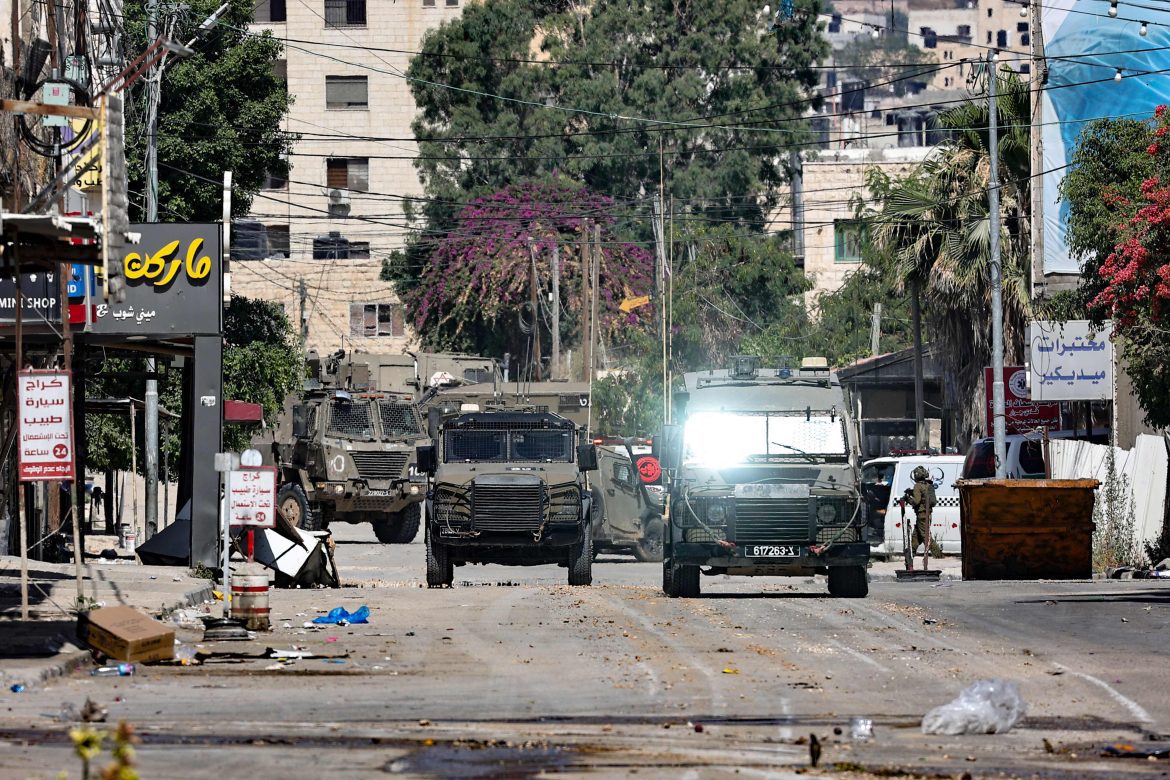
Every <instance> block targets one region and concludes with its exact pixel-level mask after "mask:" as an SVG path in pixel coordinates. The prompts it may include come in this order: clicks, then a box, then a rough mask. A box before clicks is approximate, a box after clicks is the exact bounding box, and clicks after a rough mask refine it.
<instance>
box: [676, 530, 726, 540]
mask: <svg viewBox="0 0 1170 780" xmlns="http://www.w3.org/2000/svg"><path fill="white" fill-rule="evenodd" d="M683 533H685V534H686V540H687V541H688V542H722V541H723V540H724V539H726V538H727V534H726V533H725V532H724V530H723V529H722V528H712V529H711V530H710V531H708V530H707V529H706V528H688V529H686V530H685V531H684V532H683Z"/></svg>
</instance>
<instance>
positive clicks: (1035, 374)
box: [1028, 320, 1113, 401]
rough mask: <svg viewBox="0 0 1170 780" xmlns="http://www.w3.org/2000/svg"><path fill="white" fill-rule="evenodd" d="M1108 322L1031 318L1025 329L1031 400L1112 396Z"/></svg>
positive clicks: (1093, 399)
mask: <svg viewBox="0 0 1170 780" xmlns="http://www.w3.org/2000/svg"><path fill="white" fill-rule="evenodd" d="M1112 335H1113V328H1112V326H1111V325H1104V326H1098V327H1096V328H1094V327H1093V326H1091V325H1090V323H1089V322H1088V321H1086V320H1072V321H1069V322H1065V323H1059V322H1033V323H1031V325H1030V326H1029V329H1028V337H1029V338H1028V341H1029V343H1030V345H1031V349H1030V350H1029V351H1030V355H1029V357H1030V363H1029V368H1030V369H1031V372H1032V376H1031V382H1030V384H1031V387H1032V400H1033V401H1104V400H1110V399H1112V398H1113V342H1112V340H1111V337H1112Z"/></svg>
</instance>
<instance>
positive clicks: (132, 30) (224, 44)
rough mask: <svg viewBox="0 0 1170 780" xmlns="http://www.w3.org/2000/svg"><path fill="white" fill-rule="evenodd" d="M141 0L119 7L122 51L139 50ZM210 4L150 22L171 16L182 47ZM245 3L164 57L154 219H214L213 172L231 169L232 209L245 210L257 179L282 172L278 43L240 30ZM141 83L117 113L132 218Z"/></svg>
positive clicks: (140, 147) (284, 99)
mask: <svg viewBox="0 0 1170 780" xmlns="http://www.w3.org/2000/svg"><path fill="white" fill-rule="evenodd" d="M146 2H147V0H128V2H127V3H126V4H125V5H124V7H123V12H124V14H125V17H124V18H125V23H126V35H127V42H128V46H129V48H130V50H131V51H133V52H136V53H137V52H141V51H143V50H144V49H145V48H146V47H147V45H148V41H147V40H146V11H145V4H146ZM219 5H220V3H219V0H191V2H188V3H186V4H184V5H183V6H181V7H179V10H174V9H175V7H174V6H165V5H164V6H160V8H161V10H160V12H159V13H160V18H161V19H162V20H164V21H166V20H170V19H174V20H175V23H174V25H173V27H171V26H169V25H166V26H162V27H160V29H165V30H170V34H171V37H172V38H174V39H175V40H179V41H182V42H186V41H188V40H190V39H191V38H192V37H194V35H195V30H196V28H197V27H198V26H199V24H200V23H201V22H202V21H203V20H204V19H206V18H207V17H208V16H210V15H211V14H212V13H213V12H214V11H215V9H216V8H217V7H218V6H219ZM252 11H253V3H252V2H251V0H232V2H231V8H230V9H229V10H228V12H227V13H226V14H225V16H224V17H223V19H222V20H221V21H220V24H219V26H218V27H216V28H215V29H214V30H212V31H211V32H210V33H208V34H207V35H206V36H205V37H203V38H202V39H200V40H199V41H197V42H196V44H195V46H194V47H193V48H194V50H195V54H194V55H193V56H191V57H188V58H185V59H181V60H176V59H174V58H173V57H172V58H169V62H168V63H167V67H166V71H165V75H164V77H163V82H162V99H161V101H160V104H159V124H158V162H159V166H158V171H159V199H158V203H159V219H160V220H163V221H166V220H181V221H191V222H214V221H218V220H219V219H220V218H221V217H222V214H223V205H222V204H223V172H224V171H225V170H230V171H232V183H233V199H232V213H233V214H234V215H236V216H240V215H243V214H246V213H248V210H249V209H250V208H251V205H252V198H253V196H254V195H255V194H256V192H258V191H259V190H260V188H261V187H262V186H263V184H264V179H265V176H266V174H267V173H269V172H271V173H274V174H280V175H287V174H288V164H287V162H286V160H285V156H286V153H287V152H288V149H289V145H290V143H291V141H292V140H293V136H291V135H289V134H288V133H285V132H284V131H283V130H282V129H281V125H282V121H283V119H284V116H285V114H286V113H287V112H288V107H289V104H290V103H291V98H290V96H289V94H288V90H287V89H286V87H285V84H284V83H283V82H282V81H281V80H280V79H278V78H277V77H276V75H275V72H274V70H273V66H274V64H275V63H276V61H277V60H278V59H279V58H280V55H281V52H282V46H281V43H280V42H279V41H278V40H277V39H275V38H273V37H272V36H271V34H269V33H265V34H264V35H262V36H253V35H250V34H248V33H247V28H248V25H249V24H250V23H251V21H252ZM145 86H146V79H145V78H144V79H141V80H140V81H139V82H138V83H137V84H136V85H134V87H133V95H132V102H131V103H130V105H131V107H132V108H133V113H131V114H129V115H128V116H127V123H126V133H127V138H126V161H127V166H128V172H129V184H130V191H131V198H130V203H131V216H132V218H133V219H142V218H143V215H144V213H145V195H144V193H145V192H146V185H145V181H146V175H145V160H146V112H145V108H144V107H145V105H146V101H145V95H146V90H145Z"/></svg>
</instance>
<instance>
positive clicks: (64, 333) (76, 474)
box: [57, 264, 85, 603]
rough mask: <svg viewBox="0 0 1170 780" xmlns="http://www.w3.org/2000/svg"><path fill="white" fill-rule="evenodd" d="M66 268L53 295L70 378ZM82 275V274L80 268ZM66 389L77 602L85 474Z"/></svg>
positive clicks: (80, 591)
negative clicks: (70, 430) (80, 490)
mask: <svg viewBox="0 0 1170 780" xmlns="http://www.w3.org/2000/svg"><path fill="white" fill-rule="evenodd" d="M68 267H69V266H67V265H65V264H61V265H60V266H58V268H57V298H58V302H59V303H60V312H61V342H62V343H61V354H62V359H63V363H64V366H65V370H67V371H69V372H70V378H73V376H72V370H73V331H72V329H71V328H70V327H69V280H68V279H66V277H65V274H64V273H63V271H64V270H65V269H67V268H68ZM82 276H83V277H84V271H83V274H82ZM83 284H84V282H83ZM69 390H70V392H69V424H70V425H71V426H72V427H73V439H74V441H73V452H71V453H70V454H69V457H70V459H71V460H72V461H73V484H72V485H71V486H70V487H71V488H72V489H71V490H70V491H69V499H70V501H69V503H70V507H71V509H72V513H73V568H74V575H75V576H76V578H77V599H78V603H80V602H81V598H82V597H83V596H84V595H85V590H84V589H83V588H82V584H81V559H82V557H83V556H84V553H85V551H84V550H83V549H82V547H81V502H80V501H78V500H77V492H78V486H84V485H85V474H84V473H83V472H82V471H81V468H80V465H81V464H79V463H78V461H77V445H78V442H79V441H80V439H81V437H80V436H78V435H77V421H76V419H75V417H74V414H75V412H76V411H77V410H76V409H75V408H74V404H73V398H74V396H73V388H72V387H70V389H69ZM83 489H84V488H83Z"/></svg>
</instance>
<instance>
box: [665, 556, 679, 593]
mask: <svg viewBox="0 0 1170 780" xmlns="http://www.w3.org/2000/svg"><path fill="white" fill-rule="evenodd" d="M662 592H663V593H665V594H666V595H667V596H669V597H670V598H672V599H677V598H678V588H677V587H676V586H675V580H674V565H673V564H671V562H670V558H663V559H662Z"/></svg>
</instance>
